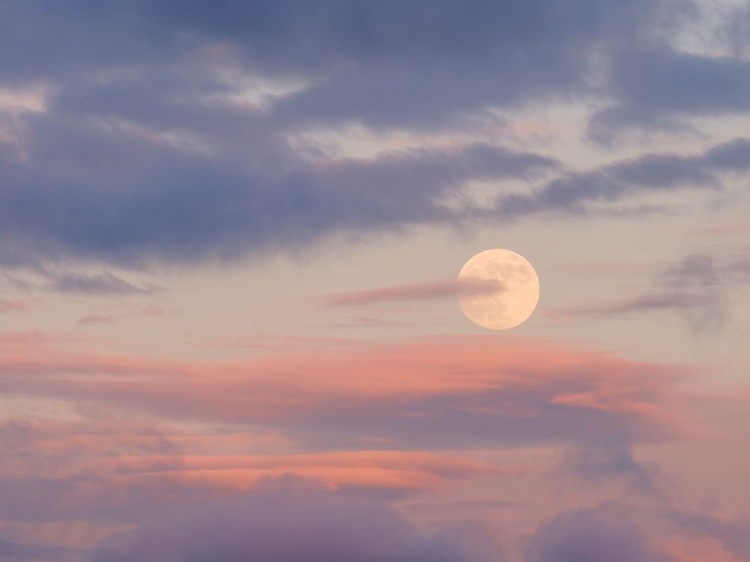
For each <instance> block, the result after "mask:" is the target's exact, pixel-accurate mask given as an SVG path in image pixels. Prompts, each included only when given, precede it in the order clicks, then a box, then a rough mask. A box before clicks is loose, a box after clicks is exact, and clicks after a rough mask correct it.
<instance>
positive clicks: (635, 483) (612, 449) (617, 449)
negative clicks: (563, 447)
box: [560, 437, 662, 497]
mask: <svg viewBox="0 0 750 562" xmlns="http://www.w3.org/2000/svg"><path fill="white" fill-rule="evenodd" d="M560 468H561V470H562V472H563V473H570V474H573V475H575V476H577V477H579V478H581V479H583V481H585V482H588V483H590V484H594V485H598V484H606V483H608V482H611V481H622V482H624V483H625V484H626V486H627V488H628V491H629V492H633V491H634V492H636V493H639V494H643V495H646V496H650V497H661V495H662V489H661V484H662V478H661V475H660V473H659V471H658V470H657V468H656V467H654V466H650V465H646V464H644V463H641V462H638V461H637V460H636V459H635V458H634V456H633V449H632V446H631V444H630V443H629V442H628V440H627V439H626V438H622V437H610V438H605V439H601V440H595V441H592V442H587V443H583V444H580V445H578V446H576V447H572V448H570V449H568V450H567V451H566V452H565V454H564V455H563V458H562V462H561V464H560Z"/></svg>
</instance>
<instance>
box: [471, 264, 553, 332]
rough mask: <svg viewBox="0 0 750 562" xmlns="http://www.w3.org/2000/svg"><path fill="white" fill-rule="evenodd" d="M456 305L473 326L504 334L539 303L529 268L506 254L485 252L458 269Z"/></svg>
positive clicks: (536, 289)
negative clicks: (503, 332)
mask: <svg viewBox="0 0 750 562" xmlns="http://www.w3.org/2000/svg"><path fill="white" fill-rule="evenodd" d="M457 293H458V304H459V305H460V306H461V310H462V311H463V313H464V314H465V315H466V317H467V318H468V319H469V320H471V321H472V322H474V324H476V325H478V326H481V327H482V328H486V329H488V330H508V329H510V328H514V327H516V326H518V325H519V324H522V323H523V322H525V321H526V320H527V319H528V317H529V316H531V313H532V312H534V309H535V308H536V305H537V303H538V302H539V277H537V274H536V271H534V268H533V267H532V266H531V264H530V263H529V262H528V261H526V260H525V259H524V258H523V257H522V256H520V255H518V254H517V253H515V252H511V251H510V250H500V249H495V250H486V251H484V252H480V253H478V254H477V255H476V256H474V257H473V258H471V259H470V260H469V261H467V262H466V264H465V265H464V266H463V268H461V272H460V273H459V274H458V282H457Z"/></svg>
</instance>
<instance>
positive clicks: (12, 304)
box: [0, 298, 31, 313]
mask: <svg viewBox="0 0 750 562" xmlns="http://www.w3.org/2000/svg"><path fill="white" fill-rule="evenodd" d="M30 308H31V306H30V305H29V303H27V302H24V301H19V300H8V299H2V298H0V313H3V312H27V311H28V310H29V309H30Z"/></svg>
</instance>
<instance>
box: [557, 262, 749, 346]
mask: <svg viewBox="0 0 750 562" xmlns="http://www.w3.org/2000/svg"><path fill="white" fill-rule="evenodd" d="M748 263H749V262H748V261H747V259H746V258H742V257H740V258H733V259H720V258H717V257H714V256H709V255H704V254H691V255H689V256H686V257H685V258H683V259H682V260H681V261H680V262H678V263H676V264H673V265H670V266H668V267H666V268H664V270H663V271H662V272H660V273H659V274H658V275H656V276H655V279H654V281H653V283H652V286H651V287H650V288H649V289H648V291H647V292H646V294H644V295H641V296H638V297H634V298H626V299H621V300H614V301H610V302H601V303H596V304H591V305H583V306H574V307H568V308H561V309H559V310H554V311H552V312H551V313H550V316H552V317H553V318H558V319H561V320H573V319H577V318H586V317H592V318H615V317H617V316H625V315H631V314H640V313H644V312H655V311H672V312H676V313H678V314H679V315H680V316H682V318H683V319H684V320H685V322H686V323H687V326H688V327H689V328H690V329H691V330H692V331H693V332H696V333H700V332H705V331H708V330H717V329H719V328H721V327H723V326H724V324H725V323H726V322H727V321H728V320H729V318H730V317H731V306H730V304H731V296H732V294H733V292H735V291H736V289H737V287H739V286H742V285H745V284H747V283H750V266H749V265H748Z"/></svg>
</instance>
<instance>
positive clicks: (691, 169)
mask: <svg viewBox="0 0 750 562" xmlns="http://www.w3.org/2000/svg"><path fill="white" fill-rule="evenodd" d="M688 5H689V2H683V1H679V0H661V1H659V2H650V1H646V0H632V1H630V2H617V1H615V0H605V1H603V0H583V1H582V2H578V3H576V4H575V5H574V6H569V5H565V6H562V5H561V4H560V3H559V2H555V1H553V0H534V1H528V0H523V1H522V0H508V1H506V2H500V3H497V2H480V3H479V4H478V5H476V6H473V7H472V9H471V10H466V9H465V6H464V5H463V3H461V2H458V1H457V0H439V1H436V2H435V1H430V2H428V1H422V0H419V1H417V2H413V3H410V6H409V7H408V8H407V7H404V6H402V5H401V4H398V3H391V2H386V3H364V4H359V3H357V4H356V5H351V3H349V2H343V1H341V0H334V1H331V2H318V3H313V4H310V5H307V4H305V5H301V4H299V3H296V2H291V1H288V0H282V1H280V2H278V3H274V5H273V6H270V5H268V3H266V2H235V1H232V0H223V1H222V2H220V3H219V4H216V3H208V2H205V1H203V0H189V1H186V2H184V3H182V4H181V5H180V7H179V9H178V8H176V6H175V5H174V4H173V3H172V2H168V1H159V2H142V1H137V2H130V3H128V4H127V5H110V4H106V5H102V6H99V7H97V9H96V10H91V9H90V6H88V5H87V4H86V3H73V4H71V5H70V6H66V8H65V9H60V10H55V11H51V10H49V9H47V8H45V7H44V6H40V5H31V4H29V3H27V2H21V1H19V0H14V1H11V2H9V3H7V6H6V7H5V16H6V19H7V20H8V21H26V22H31V23H29V25H28V26H19V27H18V29H16V28H14V29H8V30H4V31H5V32H4V33H3V34H2V39H1V40H0V52H2V53H14V56H11V57H9V56H7V55H3V56H0V68H3V71H2V74H0V82H2V83H4V84H5V83H7V84H9V87H12V88H15V90H14V91H16V90H17V91H26V90H25V89H28V88H31V86H29V84H31V85H38V84H47V85H48V86H45V87H44V88H41V86H39V88H41V89H40V91H43V94H40V95H41V96H42V98H43V99H41V100H40V101H39V103H38V108H37V109H38V110H37V111H34V112H24V113H23V114H22V115H20V116H19V117H18V119H19V120H20V123H19V126H18V128H17V129H18V131H19V132H18V134H17V135H15V136H14V138H15V137H17V138H16V140H15V141H14V144H13V146H14V147H15V148H14V149H11V148H7V147H6V148H7V150H6V149H3V150H0V173H1V174H2V175H3V177H4V180H5V181H4V182H3V185H2V187H0V240H1V241H2V242H3V244H2V245H1V247H2V250H1V251H0V262H1V263H3V264H4V265H10V264H14V265H19V264H20V265H24V264H26V265H29V264H38V263H40V262H42V263H43V262H48V261H66V260H71V259H78V260H83V261H88V262H98V263H106V264H110V265H112V264H116V265H119V266H123V267H133V266H143V265H144V264H146V263H153V262H154V261H162V262H172V263H174V262H177V263H190V262H195V261H199V260H211V259H219V260H231V259H236V258H239V257H243V256H245V255H247V254H249V253H253V252H254V253H263V252H270V251H277V250H296V249H299V248H300V247H304V246H307V245H309V244H314V243H316V242H320V241H321V240H323V239H325V238H326V237H327V236H329V235H331V234H342V233H343V234H347V233H350V232H356V233H365V232H382V231H394V230H396V231H397V230H400V229H403V228H405V227H409V226H412V225H417V224H435V223H441V224H462V223H463V221H467V220H473V219H477V218H480V219H482V218H483V219H484V220H491V221H497V220H498V217H500V218H502V219H508V220H512V219H516V218H522V217H525V216H527V215H529V214H532V213H545V212H554V213H568V214H574V215H580V214H581V212H582V211H584V212H585V211H587V210H590V209H589V207H588V206H589V205H590V204H592V203H597V202H604V203H614V202H617V201H619V200H621V199H626V198H629V197H632V196H636V195H643V194H645V193H648V192H650V191H664V190H668V189H677V188H683V187H700V188H716V189H718V188H719V182H718V180H717V178H716V177H715V176H716V174H717V173H719V172H721V171H728V170H729V169H730V168H731V169H735V170H737V171H742V170H746V167H743V165H742V164H741V162H742V158H745V161H747V160H748V158H747V150H746V147H742V146H740V145H737V146H735V149H736V151H737V152H736V155H735V156H734V157H733V158H734V160H733V162H734V164H730V163H728V162H726V161H719V160H718V159H715V160H712V159H711V155H710V154H706V155H704V156H703V158H702V159H701V157H690V156H685V157H683V156H679V155H671V156H670V155H653V156H650V157H649V156H644V157H643V158H640V159H638V160H637V161H633V162H628V163H624V164H623V165H620V164H614V165H613V166H611V167H604V168H600V169H597V170H594V171H591V172H580V173H568V172H563V171H562V166H561V163H560V162H558V161H557V160H555V159H554V158H551V157H549V156H546V155H542V154H532V153H522V152H515V151H511V150H508V149H505V148H499V147H497V146H489V145H486V144H477V143H473V144H472V141H466V140H463V141H461V142H463V143H464V145H463V146H454V147H451V148H449V149H444V150H432V151H412V152H409V153H396V154H387V155H379V157H377V158H375V159H373V160H369V161H368V160H361V161H360V160H352V159H344V160H338V161H327V162H324V161H321V159H320V158H318V159H316V160H317V161H316V162H314V163H312V164H311V163H310V161H309V160H308V159H307V157H305V156H303V155H302V154H300V153H298V152H296V151H295V150H294V149H293V147H292V146H291V145H290V144H289V141H288V135H289V134H290V133H299V132H300V131H303V130H306V129H307V128H309V127H311V126H313V127H320V126H322V127H323V128H326V127H328V128H330V127H337V126H339V125H340V124H341V123H342V122H345V123H349V124H351V123H357V124H369V125H371V126H376V127H377V126H380V127H388V128H389V130H392V131H403V130H405V129H406V130H413V128H415V127H418V128H421V129H434V128H436V127H447V128H448V129H450V128H451V127H453V126H455V124H457V123H460V122H462V120H464V119H466V118H467V116H472V118H473V119H476V118H480V119H485V118H486V117H487V115H488V113H487V112H488V111H494V110H495V109H497V108H505V109H508V108H513V107H518V106H521V105H527V104H529V103H533V102H542V103H544V102H547V101H549V100H558V99H561V96H563V97H564V98H565V99H581V98H580V96H587V99H588V98H589V97H591V96H596V90H595V89H594V88H592V86H591V74H592V71H593V69H594V66H597V65H599V63H596V64H594V63H593V62H592V61H593V60H596V59H598V58H601V59H602V61H603V62H601V64H603V66H604V67H607V65H608V63H609V62H610V59H612V57H615V58H616V57H618V56H619V57H620V58H619V59H616V60H621V61H625V60H626V58H627V55H626V54H621V53H620V51H621V47H620V46H621V45H629V44H635V43H638V44H643V45H645V47H644V48H646V49H656V52H657V53H661V52H662V51H664V50H665V49H666V47H665V45H666V44H667V43H668V42H669V39H670V37H671V34H672V32H675V31H676V28H675V26H678V24H675V26H673V25H671V24H669V23H665V22H669V21H670V17H669V15H670V14H675V13H681V12H682V11H684V8H685V7H686V6H688ZM84 6H85V7H84ZM26 27H28V28H29V29H33V33H25V32H24V33H22V32H21V31H20V29H24V28H26ZM660 49H661V50H660ZM19 53H20V54H19ZM613 60H614V59H613ZM649 61H650V59H649ZM618 64H619V65H620V66H623V65H625V63H624V62H620V63H616V62H615V63H614V66H615V67H617V68H619V67H618V66H617V65H618ZM650 64H656V62H650ZM670 64H671V63H670ZM732 64H735V63H732ZM625 66H627V65H625ZM635 66H639V65H638V64H636V65H635ZM732 68H734V67H732ZM655 73H656V74H657V75H658V76H662V75H666V73H659V72H657V71H655ZM616 75H618V76H619V74H616ZM613 80H614V78H611V79H610V81H613ZM291 83H293V84H294V87H290V86H289V84H291ZM258 84H261V85H263V84H265V85H263V86H262V87H261V86H258ZM269 84H270V86H269ZM612 84H613V85H612V86H611V87H612V88H613V89H615V86H616V83H615V82H612ZM34 87H37V86H34ZM648 87H650V86H648ZM24 88H25V89H24ZM264 88H265V89H266V90H265V91H266V93H265V94H263V92H262V90H264ZM605 89H606V88H605ZM251 90H259V91H261V92H260V93H259V92H257V91H251ZM685 90H686V89H684V88H683V89H682V91H685ZM623 91H625V92H629V91H630V90H628V89H627V88H625V89H624V90H623ZM636 93H637V92H636ZM628 95H630V97H633V96H636V94H632V95H631V94H628ZM685 95H688V94H685ZM258 96H260V98H263V99H265V98H269V99H271V100H272V101H269V102H268V103H260V102H257V100H256V98H258ZM264 96H265V97H264ZM577 96H578V97H577ZM623 96H624V97H623V99H625V98H626V97H627V96H626V94H623ZM636 97H637V96H636ZM646 97H647V98H648V99H651V97H654V96H650V95H649V96H646ZM628 99H630V98H628ZM633 99H636V98H633ZM638 99H640V98H638ZM638 103H641V102H640V101H639V102H638ZM644 103H645V102H644ZM654 103H655V102H654ZM466 143H468V144H466ZM3 146H5V145H3ZM717 158H718V156H717ZM727 158H728V156H727ZM550 173H558V174H560V173H562V175H561V176H560V177H558V178H557V179H556V180H553V181H551V182H547V184H546V185H545V186H543V187H542V188H541V189H540V190H538V191H536V192H533V193H531V194H529V193H525V192H521V193H517V194H515V195H508V194H507V193H505V192H502V193H501V194H500V197H499V199H498V205H497V207H496V208H494V209H492V210H489V211H487V210H478V209H475V208H474V205H473V203H472V201H471V199H470V197H468V195H467V193H466V184H467V182H470V181H474V180H483V181H493V182H500V181H503V180H506V179H515V180H517V179H521V180H525V181H531V180H537V179H538V178H544V177H546V176H547V175H548V174H550ZM455 197H457V198H459V199H461V198H464V199H465V200H466V201H468V203H467V205H466V206H467V208H465V209H462V210H455V209H449V208H447V206H446V205H444V204H441V201H444V200H445V199H446V198H448V199H452V198H455ZM615 210H617V209H615ZM99 281H101V282H103V283H108V284H109V285H110V288H114V287H112V285H113V284H112V283H111V281H112V280H108V281H105V280H99ZM100 284H101V283H100ZM74 285H75V284H74ZM79 285H80V284H79ZM114 289H115V290H116V291H121V290H124V287H123V286H122V285H120V287H119V289H118V288H114Z"/></svg>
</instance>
